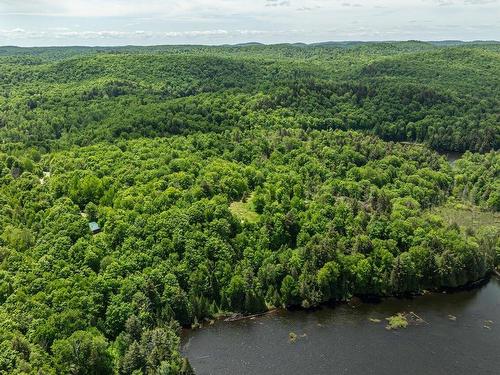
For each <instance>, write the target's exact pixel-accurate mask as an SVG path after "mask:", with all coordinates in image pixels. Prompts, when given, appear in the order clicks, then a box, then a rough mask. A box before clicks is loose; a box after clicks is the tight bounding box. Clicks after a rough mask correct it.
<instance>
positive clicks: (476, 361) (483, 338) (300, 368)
mask: <svg viewBox="0 0 500 375" xmlns="http://www.w3.org/2000/svg"><path fill="white" fill-rule="evenodd" d="M403 311H406V312H410V311H413V312H415V313H416V314H418V315H419V316H420V317H422V318H423V319H424V320H425V322H426V323H424V324H420V325H416V326H410V327H408V328H407V329H405V330H399V331H388V330H386V329H385V320H384V319H385V318H386V317H388V316H391V315H394V314H396V313H398V312H403ZM450 315H451V317H450ZM453 317H456V320H452V319H453ZM370 318H372V319H380V320H381V322H380V323H373V322H371V321H370ZM290 332H294V333H296V334H297V336H298V338H297V340H296V342H295V343H290V342H289V333H290ZM183 351H184V354H185V355H187V356H188V357H189V359H190V361H191V364H192V365H193V367H194V368H195V371H196V374H197V375H208V374H214V375H224V374H228V375H229V374H231V375H237V374H242V375H244V374H287V375H294V374H297V375H298V374H300V375H305V374H318V375H323V374H325V375H326V374H375V375H378V374H384V375H385V374H400V373H405V374H457V375H460V374H467V375H476V374H477V375H481V374H495V375H497V374H500V283H499V281H498V280H497V279H493V280H491V281H490V282H489V283H488V284H487V285H485V286H483V287H481V288H479V289H475V290H472V291H464V292H457V293H452V294H431V295H426V296H422V297H417V298H414V299H395V298H394V299H388V300H385V301H384V302H382V303H379V304H361V305H359V306H357V307H350V306H348V305H340V306H337V307H335V308H329V307H325V308H322V309H319V310H316V311H309V312H306V311H295V312H287V311H280V312H277V313H273V314H270V315H267V316H264V317H261V318H257V319H253V320H244V321H238V322H232V323H225V322H217V323H216V324H214V325H213V326H210V327H207V328H204V329H201V330H198V331H189V332H186V333H185V335H184V337H183Z"/></svg>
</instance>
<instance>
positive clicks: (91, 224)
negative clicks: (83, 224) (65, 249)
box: [89, 221, 101, 234]
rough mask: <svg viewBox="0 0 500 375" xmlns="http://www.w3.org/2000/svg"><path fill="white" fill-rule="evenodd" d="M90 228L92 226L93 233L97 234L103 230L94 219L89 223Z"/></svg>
mask: <svg viewBox="0 0 500 375" xmlns="http://www.w3.org/2000/svg"><path fill="white" fill-rule="evenodd" d="M89 228H90V231H91V232H92V234H97V233H99V232H100V231H101V227H100V226H99V224H97V223H96V222H95V221H92V222H91V223H89Z"/></svg>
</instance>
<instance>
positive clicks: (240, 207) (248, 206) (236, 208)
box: [229, 194, 260, 224]
mask: <svg viewBox="0 0 500 375" xmlns="http://www.w3.org/2000/svg"><path fill="white" fill-rule="evenodd" d="M252 198H253V194H252V195H250V197H249V198H248V199H247V200H246V201H237V202H233V203H231V205H230V206H229V210H230V211H231V213H232V214H233V215H234V216H236V217H237V218H238V219H240V220H241V221H244V222H247V223H252V224H253V223H257V222H258V221H259V217H260V215H259V214H258V213H257V212H255V211H254V210H253V204H252Z"/></svg>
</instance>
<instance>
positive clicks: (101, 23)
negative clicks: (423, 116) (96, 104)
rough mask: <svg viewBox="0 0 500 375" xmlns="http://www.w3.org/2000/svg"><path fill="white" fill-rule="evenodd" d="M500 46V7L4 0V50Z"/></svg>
mask: <svg viewBox="0 0 500 375" xmlns="http://www.w3.org/2000/svg"><path fill="white" fill-rule="evenodd" d="M347 40H361V41H380V40H500V0H415V1H407V0H0V45H17V46H52V45H56V46H65V45H90V46H117V45H155V44H210V45H218V44H236V43H245V42H261V43H285V42H292V43H293V42H304V43H313V42H321V41H347Z"/></svg>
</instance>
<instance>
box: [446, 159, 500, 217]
mask: <svg viewBox="0 0 500 375" xmlns="http://www.w3.org/2000/svg"><path fill="white" fill-rule="evenodd" d="M453 192H454V194H455V196H457V197H459V198H462V199H464V200H468V201H470V202H472V203H473V204H475V205H477V206H480V207H482V208H485V209H487V210H493V211H500V153H499V152H498V151H497V152H493V151H492V152H490V153H488V154H484V155H480V154H472V153H470V152H467V153H466V154H465V155H463V156H462V158H460V159H459V160H457V162H456V175H455V182H454V187H453Z"/></svg>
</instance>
